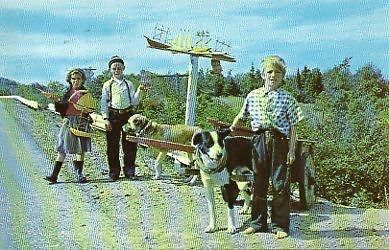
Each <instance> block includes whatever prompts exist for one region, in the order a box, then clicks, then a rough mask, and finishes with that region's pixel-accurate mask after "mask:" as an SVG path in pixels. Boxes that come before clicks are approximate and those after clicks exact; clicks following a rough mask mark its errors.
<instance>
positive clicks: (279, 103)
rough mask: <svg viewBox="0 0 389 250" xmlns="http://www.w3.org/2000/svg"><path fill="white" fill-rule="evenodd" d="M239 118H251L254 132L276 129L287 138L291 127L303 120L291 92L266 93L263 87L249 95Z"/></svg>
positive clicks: (276, 91)
mask: <svg viewBox="0 0 389 250" xmlns="http://www.w3.org/2000/svg"><path fill="white" fill-rule="evenodd" d="M239 116H240V117H250V118H251V128H252V130H254V131H256V130H258V129H276V130H278V131H279V132H281V133H282V134H284V135H285V136H288V134H289V130H290V127H291V126H293V125H295V124H297V123H298V122H299V121H301V120H302V119H303V116H302V113H301V109H300V107H299V106H298V104H297V101H296V99H295V98H294V97H293V96H292V95H291V94H290V93H289V92H287V91H285V90H282V89H276V90H273V91H269V92H267V93H265V89H264V88H263V87H262V88H258V89H255V90H253V91H251V92H250V93H249V94H248V95H247V97H246V99H245V101H244V104H243V107H242V109H241V111H240V114H239Z"/></svg>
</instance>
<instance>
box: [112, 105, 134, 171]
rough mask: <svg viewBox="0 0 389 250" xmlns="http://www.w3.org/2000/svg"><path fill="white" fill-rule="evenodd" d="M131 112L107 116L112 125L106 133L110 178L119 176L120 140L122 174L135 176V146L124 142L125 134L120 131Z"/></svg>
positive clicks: (132, 143)
mask: <svg viewBox="0 0 389 250" xmlns="http://www.w3.org/2000/svg"><path fill="white" fill-rule="evenodd" d="M132 114H133V113H132V112H126V113H123V114H117V115H115V114H112V113H110V115H109V121H110V122H111V125H112V130H111V131H107V133H106V139H107V156H108V165H109V175H110V176H111V177H115V178H117V177H119V175H120V160H119V149H120V145H119V142H120V140H121V144H122V150H123V153H124V156H123V163H124V166H123V172H124V174H125V175H133V174H135V158H136V151H137V144H136V143H134V142H130V141H127V140H126V135H127V134H126V133H124V131H123V130H122V126H123V125H124V124H125V123H126V122H127V121H128V118H129V117H130V116H131V115H132Z"/></svg>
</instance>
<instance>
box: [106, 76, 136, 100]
mask: <svg viewBox="0 0 389 250" xmlns="http://www.w3.org/2000/svg"><path fill="white" fill-rule="evenodd" d="M124 82H125V83H126V87H127V92H128V99H129V101H130V106H132V100H131V92H130V87H129V86H128V82H127V81H126V80H124ZM112 83H113V80H111V81H110V82H109V93H108V94H109V100H108V101H107V102H108V104H109V105H111V104H112Z"/></svg>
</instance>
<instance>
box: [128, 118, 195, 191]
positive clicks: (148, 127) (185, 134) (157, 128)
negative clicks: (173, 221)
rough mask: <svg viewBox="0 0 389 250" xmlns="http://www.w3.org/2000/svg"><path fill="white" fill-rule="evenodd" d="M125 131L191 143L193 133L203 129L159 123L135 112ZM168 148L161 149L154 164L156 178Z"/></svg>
mask: <svg viewBox="0 0 389 250" xmlns="http://www.w3.org/2000/svg"><path fill="white" fill-rule="evenodd" d="M123 131H124V132H126V133H128V132H132V133H135V134H136V135H137V136H139V137H145V138H150V139H156V140H162V141H169V142H175V143H181V144H186V145H190V144H191V139H192V137H193V134H194V133H196V132H199V131H201V129H200V128H199V127H195V126H188V125H181V124H177V125H169V124H159V123H156V122H154V121H152V120H149V119H148V118H147V117H146V116H143V115H140V114H135V115H133V116H131V117H130V118H129V119H128V121H127V123H126V124H125V125H124V126H123ZM166 154H167V151H166V150H159V154H158V156H157V159H156V161H155V164H154V166H153V170H154V174H155V176H154V179H159V178H160V177H161V172H162V160H163V159H164V158H165V157H166ZM188 158H189V161H190V162H192V161H193V157H192V154H188ZM196 179H197V176H193V178H191V180H190V181H189V184H191V185H192V184H194V182H195V181H196Z"/></svg>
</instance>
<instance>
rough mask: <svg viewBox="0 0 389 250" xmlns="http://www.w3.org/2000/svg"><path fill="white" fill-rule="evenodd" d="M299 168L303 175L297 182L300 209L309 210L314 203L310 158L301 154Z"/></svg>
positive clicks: (313, 180)
mask: <svg viewBox="0 0 389 250" xmlns="http://www.w3.org/2000/svg"><path fill="white" fill-rule="evenodd" d="M301 163H302V164H301V167H302V171H303V173H301V178H300V182H299V192H300V195H299V196H300V203H301V207H302V209H309V208H310V207H312V205H313V204H314V203H315V201H316V197H315V173H314V171H315V169H314V165H313V161H312V156H311V155H310V154H308V153H303V155H302V156H301Z"/></svg>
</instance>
